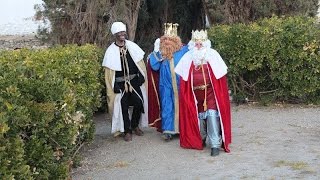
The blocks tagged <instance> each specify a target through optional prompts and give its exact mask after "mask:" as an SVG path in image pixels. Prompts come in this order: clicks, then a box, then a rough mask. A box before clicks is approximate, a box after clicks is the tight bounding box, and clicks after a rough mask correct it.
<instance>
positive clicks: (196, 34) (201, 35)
mask: <svg viewBox="0 0 320 180" xmlns="http://www.w3.org/2000/svg"><path fill="white" fill-rule="evenodd" d="M191 40H192V41H202V42H203V41H206V40H208V33H207V30H201V31H198V30H195V31H193V30H192V37H191Z"/></svg>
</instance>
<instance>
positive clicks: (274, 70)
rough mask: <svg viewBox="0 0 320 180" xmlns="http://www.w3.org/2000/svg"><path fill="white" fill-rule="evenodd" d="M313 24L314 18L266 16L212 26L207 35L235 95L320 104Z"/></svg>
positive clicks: (319, 43) (318, 44)
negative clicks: (266, 17)
mask: <svg viewBox="0 0 320 180" xmlns="http://www.w3.org/2000/svg"><path fill="white" fill-rule="evenodd" d="M319 27H320V26H319V23H318V22H317V19H315V18H308V17H288V18H278V17H272V18H270V19H262V20H260V21H258V22H256V23H251V24H248V25H245V24H234V25H230V26H227V25H219V26H215V27H213V28H211V29H210V31H209V36H210V39H211V40H212V41H213V47H214V48H215V49H217V50H218V51H219V52H220V53H221V55H222V57H223V58H224V59H225V60H226V63H227V64H228V66H229V72H230V73H229V81H230V87H231V89H232V91H233V94H234V95H235V96H236V97H238V96H239V97H243V95H246V96H247V97H249V99H255V100H259V99H260V100H263V101H264V102H268V101H286V102H295V103H302V102H306V103H320V102H319V97H320V56H319V55H320V28H319ZM237 94H238V95H237Z"/></svg>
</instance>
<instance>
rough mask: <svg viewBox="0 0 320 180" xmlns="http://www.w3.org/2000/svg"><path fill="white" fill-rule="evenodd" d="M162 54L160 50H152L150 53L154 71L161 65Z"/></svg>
mask: <svg viewBox="0 0 320 180" xmlns="http://www.w3.org/2000/svg"><path fill="white" fill-rule="evenodd" d="M160 57H161V55H160V52H157V53H156V52H152V53H151V54H150V66H151V68H152V69H153V70H154V71H158V70H159V69H160V66H161V62H162V61H161V58H160Z"/></svg>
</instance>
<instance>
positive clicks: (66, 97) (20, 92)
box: [0, 45, 102, 179]
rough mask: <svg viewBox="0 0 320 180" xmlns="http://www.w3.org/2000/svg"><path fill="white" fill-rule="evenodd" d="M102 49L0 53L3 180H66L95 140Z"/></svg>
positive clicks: (0, 169)
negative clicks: (84, 147) (80, 151)
mask: <svg viewBox="0 0 320 180" xmlns="http://www.w3.org/2000/svg"><path fill="white" fill-rule="evenodd" d="M101 55H102V53H101V49H98V48H96V47H94V46H91V45H86V46H82V47H79V46H72V45H70V46H65V47H55V48H50V49H46V50H27V49H22V50H17V51H0V179H66V178H67V177H68V176H69V170H70V166H71V165H72V161H73V158H74V155H75V153H76V152H77V149H78V147H79V146H80V145H81V144H82V143H83V142H85V141H88V140H91V139H92V138H93V132H94V124H93V121H92V118H93V112H94V111H96V110H97V108H98V107H99V105H100V91H101V83H100V78H99V77H100V76H101V75H100V72H101V65H100V61H101V59H102V57H101Z"/></svg>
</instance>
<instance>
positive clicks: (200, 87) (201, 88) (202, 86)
mask: <svg viewBox="0 0 320 180" xmlns="http://www.w3.org/2000/svg"><path fill="white" fill-rule="evenodd" d="M208 86H209V84H207V85H200V86H193V90H204V89H205V88H206V87H208Z"/></svg>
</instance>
